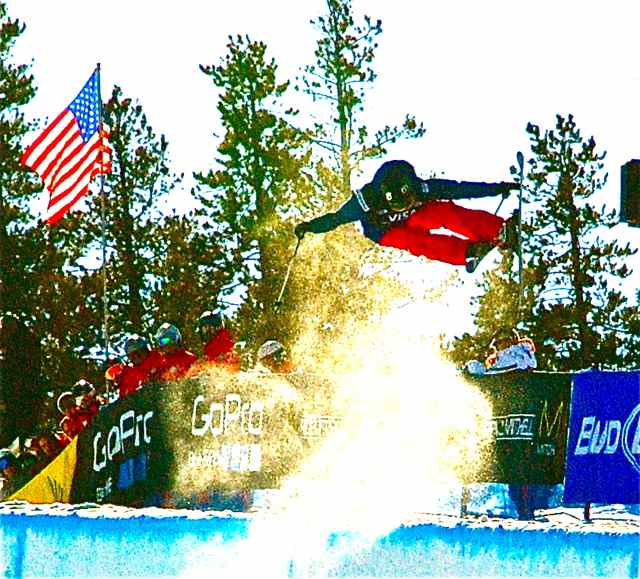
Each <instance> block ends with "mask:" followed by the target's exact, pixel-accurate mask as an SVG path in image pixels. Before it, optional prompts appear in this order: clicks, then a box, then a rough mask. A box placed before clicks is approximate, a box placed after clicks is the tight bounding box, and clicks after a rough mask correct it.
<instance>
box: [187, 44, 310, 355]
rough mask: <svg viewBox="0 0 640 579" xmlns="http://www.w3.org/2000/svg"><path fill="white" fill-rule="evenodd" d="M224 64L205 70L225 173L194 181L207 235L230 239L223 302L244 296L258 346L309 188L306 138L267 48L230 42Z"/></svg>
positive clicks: (247, 323) (246, 326) (246, 330)
mask: <svg viewBox="0 0 640 579" xmlns="http://www.w3.org/2000/svg"><path fill="white" fill-rule="evenodd" d="M227 49H228V52H227V54H226V55H225V56H224V57H223V59H222V61H221V63H220V64H219V65H212V66H201V67H200V68H201V70H202V72H203V73H204V74H206V75H207V76H208V77H210V78H211V80H212V82H213V84H214V85H215V86H216V87H217V88H218V89H219V90H220V91H221V92H222V94H221V96H220V98H219V101H218V104H217V108H218V112H219V114H220V119H221V122H222V125H223V127H224V129H225V136H224V138H223V141H222V142H221V143H220V144H219V146H218V148H217V151H218V154H219V157H218V158H217V159H216V160H217V163H218V164H219V166H220V169H217V170H215V169H212V170H210V171H209V172H207V173H206V174H205V173H199V174H196V175H195V177H196V179H197V181H198V186H197V188H196V191H194V194H195V195H196V197H197V198H198V200H199V201H200V202H201V203H202V206H203V211H204V215H205V216H206V219H207V220H208V223H209V225H208V226H209V234H210V235H211V236H212V237H215V238H218V239H222V240H224V244H225V254H226V259H225V262H226V265H225V266H224V271H225V276H226V279H225V287H224V290H223V291H222V292H221V295H220V296H219V299H221V300H224V299H229V297H230V296H232V295H233V294H234V293H235V294H237V293H238V292H239V291H240V292H244V293H243V295H241V296H240V300H241V302H242V305H243V308H242V315H241V317H242V318H243V320H244V322H243V323H242V326H243V330H241V332H242V333H243V334H249V335H248V336H247V337H248V339H249V341H252V342H255V343H258V342H260V341H261V340H263V339H265V338H266V337H267V335H268V334H269V333H270V332H271V331H272V330H271V329H270V328H272V327H273V324H272V323H271V322H272V316H273V315H275V313H274V310H273V305H274V303H275V301H276V298H277V293H278V283H279V282H280V281H281V280H282V276H283V275H284V269H285V266H286V258H287V256H288V252H289V251H290V245H291V242H292V238H293V236H292V227H291V225H290V224H288V223H287V221H286V216H287V215H288V214H289V213H290V212H291V211H292V209H293V208H294V206H295V202H296V192H297V191H299V190H301V189H304V188H305V186H306V185H305V176H304V173H303V171H302V169H303V167H304V166H305V163H306V161H307V158H308V153H307V152H306V150H305V147H306V135H305V134H304V133H303V132H302V131H300V130H298V129H297V128H295V126H294V125H293V124H292V123H293V120H294V117H295V114H296V113H295V111H293V110H290V109H289V110H286V109H285V107H284V105H283V104H282V103H283V101H282V97H283V95H284V93H285V91H286V90H287V88H288V85H289V83H288V82H278V79H277V65H276V63H275V61H274V60H273V59H271V60H267V57H266V51H267V47H266V45H265V44H264V43H263V42H256V41H252V40H251V39H250V38H249V37H247V36H244V37H243V36H237V37H235V38H233V37H230V38H229V43H228V45H227Z"/></svg>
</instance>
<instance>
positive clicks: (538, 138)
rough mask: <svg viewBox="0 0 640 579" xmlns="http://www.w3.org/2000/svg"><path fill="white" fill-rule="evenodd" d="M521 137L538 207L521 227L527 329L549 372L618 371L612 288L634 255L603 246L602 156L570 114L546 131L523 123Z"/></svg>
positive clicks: (616, 297)
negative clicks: (528, 272)
mask: <svg viewBox="0 0 640 579" xmlns="http://www.w3.org/2000/svg"><path fill="white" fill-rule="evenodd" d="M527 132H528V134H529V137H530V140H531V150H532V153H533V155H534V156H533V159H532V160H531V161H530V170H529V174H528V179H529V181H530V183H531V191H530V193H529V195H528V197H527V199H528V200H529V201H531V202H537V203H540V210H539V211H537V212H535V213H534V214H533V216H532V217H533V218H532V220H531V222H530V223H528V224H527V232H528V236H527V241H528V244H527V251H528V252H530V254H531V264H530V267H531V269H532V275H533V279H534V280H539V282H538V283H535V281H534V285H533V287H532V288H531V289H530V291H535V294H536V296H537V299H536V303H535V305H534V308H533V310H532V312H531V319H530V321H529V323H528V324H527V326H528V327H530V328H531V330H530V333H532V334H534V333H535V334H536V337H538V339H539V341H540V340H544V342H545V343H546V344H547V349H546V351H544V352H543V354H544V357H543V362H545V363H546V365H547V366H548V367H555V368H558V369H579V368H585V367H587V368H588V367H591V366H593V365H601V366H606V367H613V368H616V367H622V366H623V365H624V359H623V358H622V357H621V351H619V350H620V349H621V348H622V347H623V345H624V333H622V334H621V333H619V330H624V326H625V322H626V320H627V319H628V315H627V314H628V311H629V304H628V303H627V302H626V300H625V298H624V297H623V295H622V294H621V292H620V291H619V289H617V288H616V287H615V285H616V283H618V282H621V281H623V280H625V279H626V278H627V277H628V276H629V275H630V273H631V271H630V270H629V268H628V267H627V264H626V260H627V258H628V257H629V256H631V255H632V254H633V253H635V252H636V250H632V249H631V248H630V246H629V244H628V243H627V244H625V245H621V244H619V243H618V242H617V241H607V240H605V239H604V237H605V235H603V234H605V233H606V232H607V231H608V230H610V229H611V228H612V227H614V226H615V225H616V224H617V222H618V221H617V215H616V212H615V211H606V210H605V208H604V207H602V208H600V209H598V208H596V207H595V206H594V205H593V204H592V202H591V198H592V196H593V195H594V194H595V193H597V192H598V191H599V190H600V189H601V188H602V187H603V185H604V184H605V182H606V179H607V175H606V174H604V173H603V167H604V165H603V162H602V161H603V159H604V157H605V154H606V153H599V152H598V151H597V150H596V143H595V140H594V138H593V137H590V138H589V139H584V138H583V137H582V135H581V132H580V130H579V129H578V127H577V125H576V123H575V121H574V119H573V116H572V115H569V116H568V117H567V118H563V117H562V116H560V115H557V117H556V125H555V129H553V130H546V131H544V132H541V130H540V128H539V127H538V126H536V125H533V124H529V125H528V126H527ZM534 329H535V330H536V331H535V332H534V331H533V330H534ZM541 343H542V342H541Z"/></svg>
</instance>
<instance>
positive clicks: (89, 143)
mask: <svg viewBox="0 0 640 579" xmlns="http://www.w3.org/2000/svg"><path fill="white" fill-rule="evenodd" d="M98 73H99V71H98V69H96V70H95V72H94V73H93V74H92V75H91V78H90V79H89V80H88V81H87V83H86V84H85V86H84V88H83V89H82V90H81V91H80V93H79V94H78V96H77V97H76V98H75V99H74V100H73V101H72V102H71V104H70V105H69V106H68V107H67V108H66V109H64V110H63V111H62V112H61V113H60V114H59V115H58V116H57V117H56V118H55V119H54V121H53V122H52V123H51V124H50V125H49V126H47V127H46V128H45V129H44V131H42V133H40V135H39V136H38V137H37V138H36V140H35V141H34V142H33V143H32V144H31V145H30V146H29V147H28V148H27V150H26V151H25V152H24V154H23V155H22V157H21V159H20V162H21V163H22V164H23V165H25V166H26V167H29V168H31V169H33V170H34V171H35V172H36V173H38V175H39V176H40V178H41V179H42V181H43V183H44V185H45V188H46V189H47V191H49V194H50V196H49V204H48V207H47V212H46V215H45V221H46V222H47V223H48V224H49V225H53V224H54V223H56V222H57V221H58V220H59V219H61V218H62V217H63V216H64V215H65V214H66V213H67V212H68V211H69V210H70V209H71V208H73V206H74V205H75V204H76V203H77V202H78V201H79V200H80V199H81V198H82V197H83V196H84V195H85V194H86V193H87V192H88V190H89V184H90V183H91V180H92V179H93V177H95V176H96V175H99V174H101V173H103V174H106V173H109V172H110V171H111V161H110V156H109V153H110V148H109V144H108V142H109V141H108V134H107V132H106V131H105V130H102V129H101V123H100V110H101V107H100V95H99V82H98Z"/></svg>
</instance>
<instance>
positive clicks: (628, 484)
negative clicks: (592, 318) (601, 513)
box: [564, 371, 640, 504]
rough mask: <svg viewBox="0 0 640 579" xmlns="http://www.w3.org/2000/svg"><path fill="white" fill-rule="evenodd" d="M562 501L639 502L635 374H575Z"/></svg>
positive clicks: (639, 402)
mask: <svg viewBox="0 0 640 579" xmlns="http://www.w3.org/2000/svg"><path fill="white" fill-rule="evenodd" d="M564 501H565V502H566V503H584V502H596V503H624V504H634V503H640V372H598V371H591V372H585V373H581V374H576V375H575V377H574V380H573V390H572V397H571V418H570V422H569V442H568V445H567V466H566V475H565V494H564Z"/></svg>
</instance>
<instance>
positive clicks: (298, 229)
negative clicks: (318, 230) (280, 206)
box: [293, 221, 309, 239]
mask: <svg viewBox="0 0 640 579" xmlns="http://www.w3.org/2000/svg"><path fill="white" fill-rule="evenodd" d="M307 231H309V224H308V223H307V222H306V221H303V222H301V223H298V225H296V226H295V228H294V230H293V232H294V233H295V234H296V237H297V238H298V239H302V238H303V237H304V234H305V233H307Z"/></svg>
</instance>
